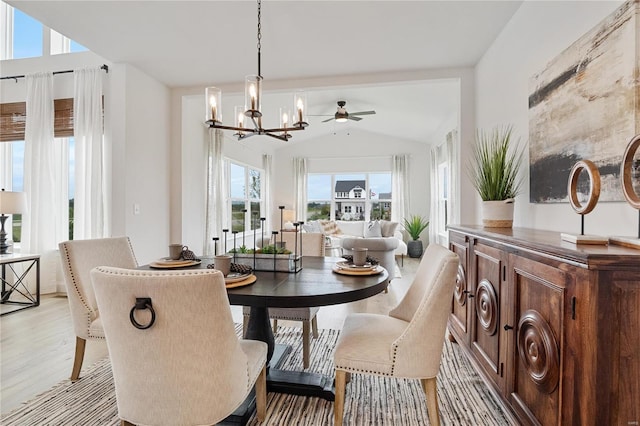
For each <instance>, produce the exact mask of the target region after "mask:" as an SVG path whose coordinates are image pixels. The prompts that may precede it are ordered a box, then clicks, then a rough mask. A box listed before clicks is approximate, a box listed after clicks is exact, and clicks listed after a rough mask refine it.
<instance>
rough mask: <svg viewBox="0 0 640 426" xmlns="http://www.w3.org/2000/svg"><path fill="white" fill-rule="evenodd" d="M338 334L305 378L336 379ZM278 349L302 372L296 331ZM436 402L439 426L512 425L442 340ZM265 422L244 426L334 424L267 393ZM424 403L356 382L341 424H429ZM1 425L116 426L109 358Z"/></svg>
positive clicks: (283, 336)
mask: <svg viewBox="0 0 640 426" xmlns="http://www.w3.org/2000/svg"><path fill="white" fill-rule="evenodd" d="M338 334H339V331H337V330H320V336H319V338H318V339H314V340H313V341H312V344H311V349H312V353H311V365H310V367H309V371H315V372H318V373H324V374H333V347H334V346H335V343H336V340H337V338H338ZM276 340H277V342H278V343H285V344H291V345H293V346H294V350H293V352H292V353H291V355H290V356H289V358H288V359H287V360H286V361H285V363H284V364H283V366H282V368H283V369H301V366H302V347H301V342H302V339H301V338H300V329H299V328H291V327H281V328H280V330H279V332H278V334H277V335H276ZM437 382H438V400H439V403H440V415H441V422H442V424H443V425H510V424H512V423H510V422H509V420H508V418H507V417H506V416H505V415H504V413H503V412H502V410H501V409H500V407H499V406H498V404H497V403H496V402H495V400H494V398H493V397H492V396H491V394H490V393H489V392H488V390H487V388H486V386H485V385H484V384H483V383H482V380H481V379H480V378H479V377H478V375H477V374H476V373H475V372H474V371H473V369H472V368H471V366H470V364H469V363H468V361H467V360H466V358H465V356H464V355H463V354H462V353H461V350H460V348H459V347H458V345H456V344H452V343H451V342H449V341H448V340H446V341H445V347H444V352H443V356H442V365H441V368H440V374H439V376H438V380H437ZM267 403H268V405H267V418H266V420H265V421H264V422H262V423H259V422H258V421H257V419H256V418H255V415H254V417H252V418H251V419H250V420H249V423H248V424H249V425H251V426H254V425H255V426H257V425H273V426H275V425H278V426H283V425H296V426H298V425H302V426H318V425H331V424H333V402H330V401H325V400H324V399H319V398H311V397H302V396H294V395H285V394H276V393H269V394H268V401H267ZM427 419H428V416H427V409H426V404H425V396H424V393H423V391H422V389H421V387H420V383H419V381H418V380H399V379H389V378H383V377H375V376H363V375H353V376H352V380H351V382H350V383H349V384H348V385H347V394H346V400H345V417H344V420H345V421H344V424H345V425H357V426H364V425H388V426H399V425H406V426H409V425H410V426H415V425H428V424H429V421H428V420H427ZM0 424H2V425H3V426H45V425H46V426H54V425H59V426H63V425H64V426H69V425H78V426H80V425H82V426H93V425H95V426H103V425H106V426H111V425H113V426H117V425H119V424H120V423H119V419H118V412H117V407H116V399H115V392H114V385H113V378H112V375H111V365H110V363H109V360H108V359H104V360H102V361H100V362H98V363H97V364H95V365H94V366H93V367H92V368H91V370H90V371H89V372H87V373H86V374H83V376H82V378H81V379H80V380H78V381H77V382H75V383H71V382H70V381H68V380H66V381H64V382H61V383H59V384H58V385H56V386H55V387H54V388H52V389H50V390H49V391H47V392H44V393H43V394H41V395H39V396H37V397H35V398H34V399H32V400H30V401H28V402H26V403H24V405H23V406H22V407H20V408H17V409H16V410H14V411H12V412H11V413H9V414H7V415H6V416H4V417H3V418H2V420H1V421H0Z"/></svg>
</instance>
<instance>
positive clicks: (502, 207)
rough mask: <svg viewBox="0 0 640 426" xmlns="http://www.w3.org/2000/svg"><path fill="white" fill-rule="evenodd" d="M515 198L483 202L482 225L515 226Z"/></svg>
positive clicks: (495, 226) (493, 226) (492, 226)
mask: <svg viewBox="0 0 640 426" xmlns="http://www.w3.org/2000/svg"><path fill="white" fill-rule="evenodd" d="M513 202H514V200H513V198H509V199H508V200H502V201H483V202H482V225H483V226H484V227H487V228H511V227H512V226H513Z"/></svg>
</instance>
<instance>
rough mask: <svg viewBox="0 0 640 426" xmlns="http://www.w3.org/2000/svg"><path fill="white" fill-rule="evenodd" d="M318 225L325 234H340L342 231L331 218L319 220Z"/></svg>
mask: <svg viewBox="0 0 640 426" xmlns="http://www.w3.org/2000/svg"><path fill="white" fill-rule="evenodd" d="M319 222H320V226H322V229H323V232H324V233H325V235H340V234H342V231H340V228H338V225H337V224H336V223H335V222H334V221H332V220H320V221H319Z"/></svg>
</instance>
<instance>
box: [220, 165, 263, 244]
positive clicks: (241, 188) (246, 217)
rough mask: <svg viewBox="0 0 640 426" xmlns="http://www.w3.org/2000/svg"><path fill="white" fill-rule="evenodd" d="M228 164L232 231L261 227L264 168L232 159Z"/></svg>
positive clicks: (251, 229)
mask: <svg viewBox="0 0 640 426" xmlns="http://www.w3.org/2000/svg"><path fill="white" fill-rule="evenodd" d="M228 164H229V211H230V213H231V214H230V216H229V217H230V218H231V226H230V228H231V231H232V232H233V231H236V232H244V231H245V230H246V231H253V230H256V229H260V225H261V222H260V217H261V216H260V212H261V211H262V208H261V206H262V203H263V199H262V170H257V169H254V168H252V167H250V166H245V165H242V164H238V163H234V162H231V161H230V162H229V163H228Z"/></svg>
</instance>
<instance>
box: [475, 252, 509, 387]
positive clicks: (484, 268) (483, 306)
mask: <svg viewBox="0 0 640 426" xmlns="http://www.w3.org/2000/svg"><path fill="white" fill-rule="evenodd" d="M507 259H508V258H507V254H506V252H503V251H501V250H498V249H496V248H494V247H491V246H489V245H486V244H484V243H483V242H482V241H478V240H474V242H473V244H472V250H471V266H470V269H472V270H473V271H474V273H475V274H474V276H473V292H472V294H471V295H472V296H473V301H472V312H473V316H474V321H473V328H472V330H471V352H472V353H473V354H474V356H475V358H476V360H477V361H478V363H479V364H480V367H481V368H482V369H483V370H484V371H485V373H486V376H487V377H488V378H489V379H491V381H492V382H493V383H494V384H495V388H496V390H497V391H498V392H499V393H501V394H504V391H505V377H504V369H505V365H504V362H505V359H504V358H505V356H506V354H507V348H506V342H505V340H504V339H505V331H504V329H503V327H502V323H503V321H504V319H503V318H502V316H503V315H504V314H505V313H506V311H507V310H508V300H507V298H508V292H507V284H506V280H505V278H506V276H505V274H506V269H505V268H506V263H507Z"/></svg>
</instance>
